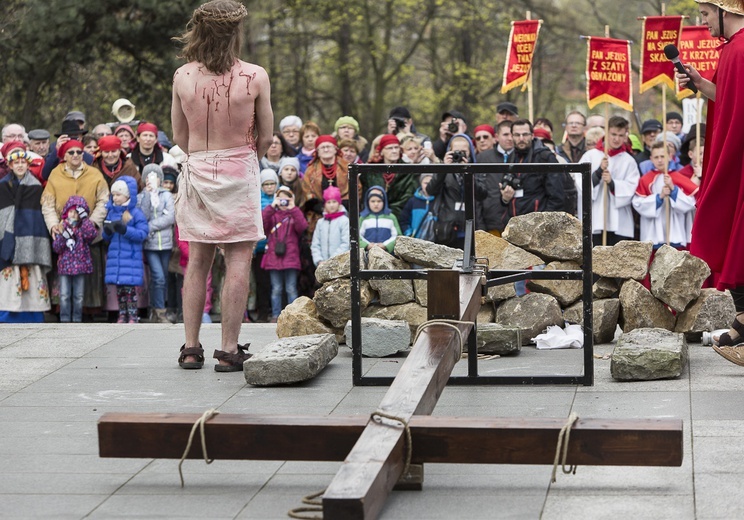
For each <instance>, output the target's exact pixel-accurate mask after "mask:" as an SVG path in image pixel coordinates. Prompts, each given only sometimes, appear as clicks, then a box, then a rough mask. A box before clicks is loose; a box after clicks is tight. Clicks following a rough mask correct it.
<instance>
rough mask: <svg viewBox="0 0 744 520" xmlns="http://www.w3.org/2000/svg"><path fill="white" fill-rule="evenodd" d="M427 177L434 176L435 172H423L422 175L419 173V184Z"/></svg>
mask: <svg viewBox="0 0 744 520" xmlns="http://www.w3.org/2000/svg"><path fill="white" fill-rule="evenodd" d="M427 177H434V174H433V173H422V174H421V175H419V178H418V181H419V184H421V183H422V182H424V179H426V178H427Z"/></svg>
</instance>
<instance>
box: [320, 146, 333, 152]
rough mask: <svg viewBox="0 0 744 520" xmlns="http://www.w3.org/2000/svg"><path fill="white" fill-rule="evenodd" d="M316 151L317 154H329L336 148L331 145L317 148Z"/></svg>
mask: <svg viewBox="0 0 744 520" xmlns="http://www.w3.org/2000/svg"><path fill="white" fill-rule="evenodd" d="M318 151H319V152H331V151H334V152H335V151H336V147H335V146H333V145H332V144H331V145H328V146H318Z"/></svg>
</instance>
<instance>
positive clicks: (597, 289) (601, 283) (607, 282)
mask: <svg viewBox="0 0 744 520" xmlns="http://www.w3.org/2000/svg"><path fill="white" fill-rule="evenodd" d="M619 292H620V284H619V283H617V280H615V279H614V278H600V279H599V280H597V281H596V282H594V285H592V296H593V297H594V298H595V299H597V300H601V299H604V298H617V295H618V293H619Z"/></svg>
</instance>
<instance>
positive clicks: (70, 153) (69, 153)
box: [67, 150, 83, 155]
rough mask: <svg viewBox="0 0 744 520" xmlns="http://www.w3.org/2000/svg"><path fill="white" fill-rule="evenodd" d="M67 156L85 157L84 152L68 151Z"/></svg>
mask: <svg viewBox="0 0 744 520" xmlns="http://www.w3.org/2000/svg"><path fill="white" fill-rule="evenodd" d="M67 155H83V151H82V150H68V151H67Z"/></svg>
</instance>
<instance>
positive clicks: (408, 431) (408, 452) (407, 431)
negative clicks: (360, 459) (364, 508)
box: [369, 342, 415, 475]
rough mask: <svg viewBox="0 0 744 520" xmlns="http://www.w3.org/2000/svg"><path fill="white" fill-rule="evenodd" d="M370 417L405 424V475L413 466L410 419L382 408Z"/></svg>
mask: <svg viewBox="0 0 744 520" xmlns="http://www.w3.org/2000/svg"><path fill="white" fill-rule="evenodd" d="M414 343H415V342H414ZM369 418H370V420H371V421H374V420H375V419H376V418H379V419H390V420H391V421H395V422H398V423H400V424H401V425H402V426H403V431H404V432H405V434H406V446H405V450H406V465H405V466H403V475H406V474H407V473H408V470H409V469H410V467H411V454H412V452H413V437H411V427H410V426H409V425H408V421H406V420H405V419H404V418H402V417H396V416H395V415H390V414H387V413H385V412H381V411H380V410H377V411H376V412H372V415H370V416H369ZM378 422H379V423H380V424H383V422H382V421H378Z"/></svg>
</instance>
